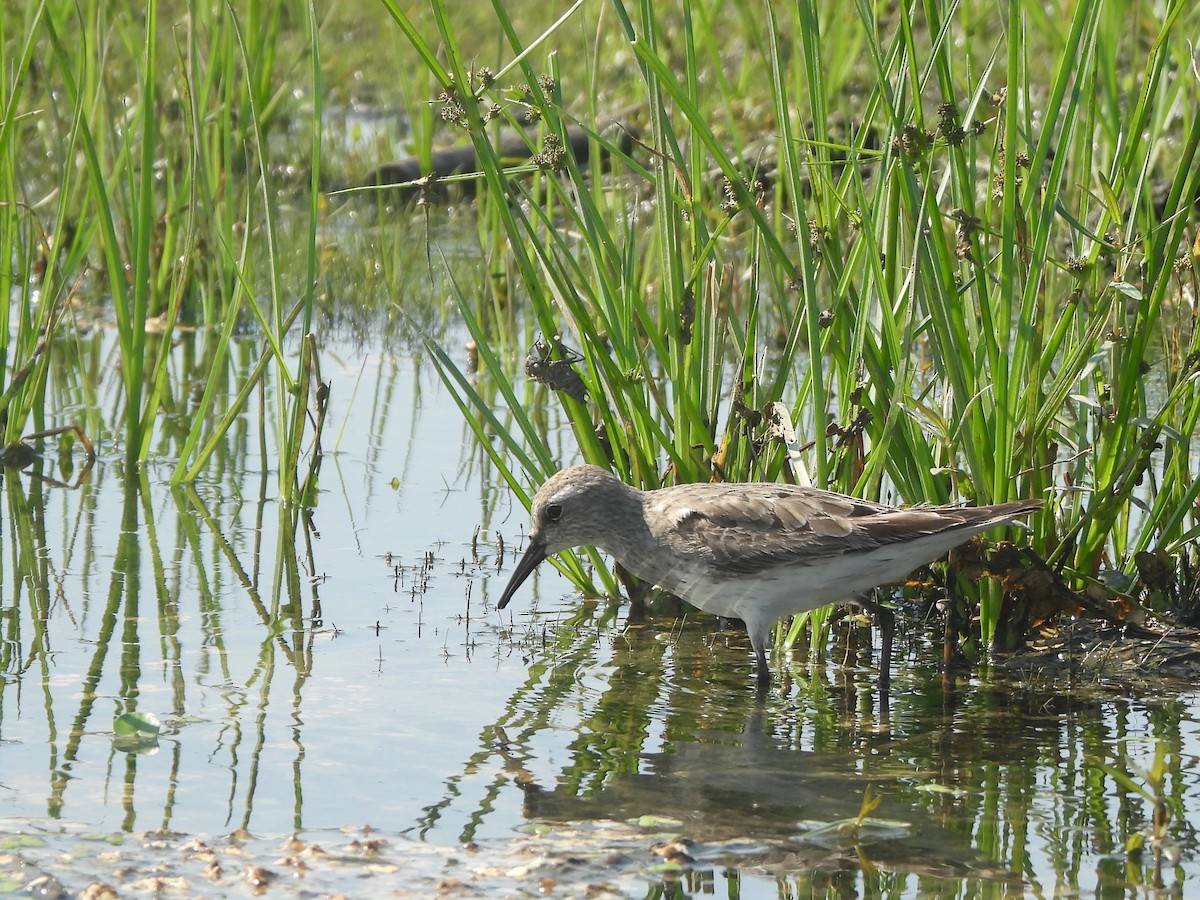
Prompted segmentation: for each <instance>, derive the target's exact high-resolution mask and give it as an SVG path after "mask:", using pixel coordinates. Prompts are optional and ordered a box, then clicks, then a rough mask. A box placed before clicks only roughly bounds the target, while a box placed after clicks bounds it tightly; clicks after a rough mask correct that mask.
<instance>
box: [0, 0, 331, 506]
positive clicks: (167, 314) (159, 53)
mask: <svg viewBox="0 0 1200 900" xmlns="http://www.w3.org/2000/svg"><path fill="white" fill-rule="evenodd" d="M160 8H162V9H161V13H162V14H160ZM289 18H291V19H295V20H296V21H295V23H293V24H292V25H291V26H290V28H291V30H292V31H293V32H294V31H296V30H299V31H300V32H301V33H303V34H304V39H303V40H301V41H300V42H299V44H298V47H299V49H290V50H288V52H287V54H286V56H285V55H284V53H283V52H282V50H281V48H282V47H283V46H284V43H283V40H282V34H283V25H282V24H281V22H282V21H283V20H284V19H289ZM0 27H2V31H3V35H4V39H3V41H0V68H2V69H3V74H2V75H0V109H2V110H3V112H2V113H0V198H3V201H2V202H0V255H2V256H3V258H4V259H5V261H6V265H5V267H4V269H3V271H2V272H0V286H2V287H3V288H4V289H5V294H6V298H13V300H14V302H12V303H11V304H8V303H6V304H5V305H4V306H3V307H2V309H3V312H2V313H0V315H2V316H3V317H4V319H3V321H0V366H3V367H4V368H3V370H2V371H0V385H3V387H4V392H3V395H2V397H3V406H2V409H0V417H2V419H3V425H4V441H5V443H6V444H11V443H13V442H15V441H18V440H19V439H20V438H21V436H22V435H24V434H27V433H28V432H29V431H30V430H31V427H30V426H31V424H32V426H33V427H34V428H36V429H37V430H39V431H40V430H44V429H45V428H46V426H47V423H49V424H52V425H53V424H63V423H61V422H58V421H56V419H57V417H58V411H57V410H56V409H55V408H54V405H53V403H52V402H51V401H52V400H53V387H52V386H51V385H52V382H53V380H54V379H55V378H78V379H80V380H81V381H83V383H84V385H85V393H86V385H87V383H88V382H89V381H90V380H91V379H89V378H88V377H87V375H86V373H82V372H69V371H68V370H64V369H62V368H57V369H56V368H53V367H52V365H51V361H52V359H53V358H54V356H53V355H52V354H50V353H47V352H46V351H47V348H48V347H50V346H52V345H54V344H55V343H56V342H58V343H65V344H67V345H68V346H69V345H70V344H71V343H72V342H75V341H78V340H80V339H81V338H80V333H81V331H84V330H86V329H87V328H88V327H90V326H91V325H92V324H93V323H94V322H100V323H109V322H111V323H112V324H113V325H114V326H115V330H116V333H117V338H118V346H119V351H118V357H119V358H118V360H117V364H118V365H119V367H120V370H121V377H122V385H123V404H122V408H121V409H120V410H119V411H118V412H117V415H116V416H115V421H117V422H120V423H121V424H120V426H119V431H117V432H116V433H113V434H95V435H93V437H94V438H95V439H96V440H97V441H99V442H102V443H104V444H105V445H106V446H108V445H110V441H111V442H112V444H115V445H117V446H119V447H120V449H121V452H122V454H123V457H124V459H125V461H126V462H128V463H131V464H133V465H140V464H143V463H145V462H147V461H148V460H150V459H151V458H154V459H162V458H163V457H164V456H165V457H166V458H167V459H169V460H173V461H174V465H175V468H174V472H173V475H172V478H173V481H174V482H176V483H179V482H183V481H189V480H191V479H194V478H195V477H196V475H197V474H198V473H199V472H200V471H201V470H202V469H203V467H204V466H205V465H206V464H207V463H208V461H209V460H210V459H211V458H212V455H213V453H214V449H215V448H216V447H217V445H218V444H219V443H220V442H221V441H223V440H224V439H225V436H226V433H227V431H228V429H229V427H230V424H231V422H232V421H233V420H234V418H235V417H236V416H237V415H239V413H240V412H241V411H242V410H244V409H245V408H246V400H247V398H248V397H249V396H250V395H251V392H253V391H255V390H256V389H260V388H261V387H262V386H263V384H264V382H265V380H267V379H271V380H274V381H275V382H276V383H277V384H278V385H279V386H280V388H281V390H279V391H277V392H275V395H276V396H278V397H280V398H281V399H280V401H279V404H278V408H277V409H275V410H273V411H272V414H271V416H270V417H264V420H263V427H264V428H268V427H273V428H274V429H275V437H276V444H277V446H278V448H279V454H280V463H279V472H280V479H279V494H280V496H281V497H282V498H283V499H285V500H287V501H291V500H297V499H301V500H302V499H303V498H304V497H305V495H306V483H308V484H309V485H311V483H312V479H311V478H309V477H307V476H305V477H302V474H301V468H302V465H303V462H302V460H303V459H304V458H305V457H306V453H307V452H308V448H309V445H308V441H309V440H310V437H309V436H308V435H307V434H306V432H307V431H308V425H307V424H306V423H307V421H308V416H309V411H310V410H313V409H317V410H318V411H319V408H320V405H321V404H320V402H319V399H318V398H316V397H315V396H314V393H315V391H316V388H317V386H318V384H319V369H318V367H317V365H316V358H315V355H314V353H313V352H312V349H313V348H312V344H311V342H309V341H306V340H303V339H301V340H299V341H297V339H296V338H295V337H294V335H295V333H296V332H297V331H298V332H299V333H300V334H301V335H306V334H307V333H308V332H309V329H310V326H311V322H312V317H313V310H314V291H315V287H316V284H317V265H318V259H319V256H318V247H317V234H318V222H319V212H320V207H319V203H318V200H319V198H320V196H321V195H320V192H319V190H318V189H317V185H318V180H319V178H320V163H321V144H320V120H321V97H322V82H321V78H322V75H321V72H322V69H321V57H320V53H319V41H318V39H317V37H318V21H317V17H316V12H315V9H314V8H313V7H312V6H311V4H309V5H302V4H289V3H282V2H270V3H253V4H250V6H249V7H248V8H247V9H246V10H245V11H242V10H239V9H235V8H234V7H232V6H228V5H225V4H216V5H210V6H208V7H197V6H196V5H194V4H192V5H187V6H186V7H185V6H183V5H180V4H160V3H157V2H151V3H150V4H149V5H148V6H147V5H138V6H136V7H134V6H133V5H127V4H123V3H117V4H110V3H99V2H85V3H82V4H62V3H51V2H40V3H34V4H26V5H24V6H15V7H14V6H12V5H7V6H5V7H4V9H3V10H0ZM289 46H291V45H290V44H289ZM297 84H302V85H303V93H304V96H305V97H306V98H307V100H308V101H309V103H308V107H307V109H306V110H305V112H304V115H303V116H299V117H297V116H292V117H291V118H287V117H285V115H284V112H285V106H284V101H285V100H286V99H287V98H290V97H292V96H293V93H294V91H295V89H296V85H297ZM286 111H287V112H289V113H291V112H292V110H290V109H289V110H286ZM306 119H307V122H306V121H305V120H306ZM297 123H298V124H297ZM283 126H287V128H284V127H283ZM281 132H285V133H296V132H299V133H301V134H305V133H306V134H307V135H308V136H309V137H308V144H309V146H308V147H306V148H305V149H304V152H303V155H304V157H305V158H307V160H308V166H309V167H308V169H307V171H306V173H305V174H306V178H307V184H305V185H303V186H301V187H296V188H294V189H293V190H287V191H285V190H284V188H285V187H288V188H291V187H292V185H290V184H288V182H286V181H285V180H284V179H283V177H282V176H281V175H280V174H279V170H281V169H284V168H286V167H285V166H282V165H280V164H279V162H278V156H279V153H280V150H279V149H278V147H277V144H278V141H279V138H278V135H279V134H280V133H281ZM31 161H36V163H35V164H31ZM289 162H290V159H289ZM296 195H298V196H300V197H301V198H302V200H301V211H300V212H299V213H298V214H297V213H295V212H293V213H291V216H290V218H291V220H293V221H289V222H288V223H287V224H286V230H287V233H288V234H289V241H288V243H289V244H290V245H291V246H299V247H300V248H301V249H300V251H299V252H298V253H296V254H293V253H292V252H285V248H284V247H282V246H281V244H282V241H281V230H282V229H283V228H284V227H285V226H284V225H282V224H281V219H283V218H284V216H285V214H287V212H288V211H287V209H286V208H285V206H284V202H285V198H287V197H290V196H296ZM294 221H299V222H300V223H301V224H300V225H299V226H296V225H295V224H294ZM294 256H296V257H299V260H298V266H297V267H298V270H299V272H300V273H303V277H302V279H291V278H288V277H287V276H286V275H285V268H284V267H285V266H287V265H289V264H293V263H294ZM9 262H11V268H10V266H9ZM295 284H299V285H300V287H299V289H296V287H295ZM98 297H103V298H104V302H103V303H100V304H97V303H96V302H95V301H96V299H97V298H98ZM183 327H186V328H188V329H192V328H195V329H197V333H198V334H200V335H201V336H202V344H203V346H202V349H201V350H200V358H201V359H203V360H204V361H205V362H206V364H207V366H206V368H205V370H204V372H205V374H204V376H203V377H205V378H207V381H206V383H204V384H203V386H202V388H201V389H200V390H198V391H195V392H187V393H185V394H184V395H183V398H182V399H183V402H184V403H185V405H186V406H187V409H186V410H179V409H175V410H173V412H174V413H175V414H174V415H173V416H172V417H170V418H171V419H172V421H173V422H174V423H176V424H177V423H179V422H180V421H186V422H187V423H188V426H187V427H186V428H184V429H183V430H182V431H181V430H179V429H177V428H165V427H164V426H163V420H164V419H165V418H167V417H166V416H164V410H167V411H172V410H171V406H172V404H171V403H170V402H169V398H170V395H171V394H172V393H173V392H174V391H175V390H176V386H175V385H173V384H172V383H171V379H170V373H169V367H170V360H171V353H170V352H168V348H169V346H170V344H169V339H170V338H171V337H173V336H176V335H178V334H179V333H180V329H181V328H183ZM239 329H240V330H242V331H243V332H245V331H247V330H254V331H255V332H256V333H257V334H258V335H261V340H262V355H261V359H260V361H259V364H258V365H257V366H255V367H254V368H253V369H252V370H251V372H250V376H249V378H248V379H247V380H245V381H244V382H242V383H238V384H234V385H230V384H229V383H228V381H227V377H228V373H229V371H230V368H231V366H230V360H229V356H230V353H231V349H230V348H231V346H232V344H233V341H234V338H235V336H236V335H238V332H239ZM159 335H166V336H167V337H168V342H164V341H163V340H161V339H160V338H159ZM62 358H63V357H62V356H61V355H60V356H59V357H58V359H59V362H60V363H61V362H62ZM316 420H317V421H319V412H318V414H317V419H316ZM90 424H91V425H95V426H97V427H102V426H100V423H98V422H95V421H93V422H91V423H90ZM164 435H168V436H170V438H171V440H170V443H169V446H163V443H162V440H161V439H162V437H163V436H164ZM309 458H310V459H313V460H315V459H316V458H317V457H316V456H315V455H310V456H309ZM312 467H315V462H312V463H311V464H310V471H309V474H310V475H312V474H314V473H313V472H312Z"/></svg>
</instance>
